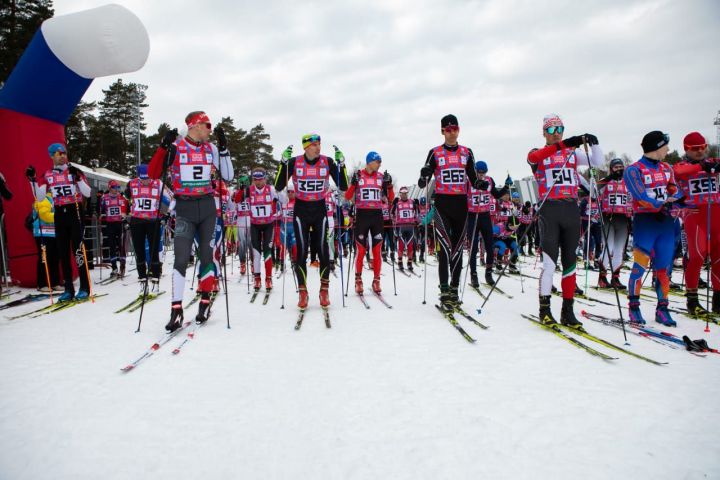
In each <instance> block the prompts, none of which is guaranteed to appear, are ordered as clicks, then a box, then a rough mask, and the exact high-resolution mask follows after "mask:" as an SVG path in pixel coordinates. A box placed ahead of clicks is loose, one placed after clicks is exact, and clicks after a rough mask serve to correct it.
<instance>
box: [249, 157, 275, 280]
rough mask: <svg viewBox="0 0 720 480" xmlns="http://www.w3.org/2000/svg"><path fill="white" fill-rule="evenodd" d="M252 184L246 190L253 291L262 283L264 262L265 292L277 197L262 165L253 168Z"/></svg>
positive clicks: (269, 278)
mask: <svg viewBox="0 0 720 480" xmlns="http://www.w3.org/2000/svg"><path fill="white" fill-rule="evenodd" d="M252 179H253V184H252V185H251V186H250V187H249V188H248V189H247V190H245V192H244V194H243V196H241V198H240V201H243V200H244V199H245V198H247V200H248V204H249V205H250V243H251V245H252V253H253V276H254V284H253V288H254V289H255V291H256V292H257V291H259V290H260V288H261V285H262V278H261V276H262V264H263V263H264V264H265V291H267V292H269V291H270V290H272V274H273V263H272V255H271V253H272V241H273V233H274V227H275V214H276V212H277V208H278V207H277V203H278V197H277V194H276V193H275V189H274V188H273V187H272V185H269V184H268V183H267V172H266V171H265V169H264V168H262V167H256V168H254V169H253V171H252Z"/></svg>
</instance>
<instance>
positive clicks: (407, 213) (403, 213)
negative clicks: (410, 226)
mask: <svg viewBox="0 0 720 480" xmlns="http://www.w3.org/2000/svg"><path fill="white" fill-rule="evenodd" d="M412 217H413V212H412V210H400V218H402V219H404V220H406V219H409V218H412Z"/></svg>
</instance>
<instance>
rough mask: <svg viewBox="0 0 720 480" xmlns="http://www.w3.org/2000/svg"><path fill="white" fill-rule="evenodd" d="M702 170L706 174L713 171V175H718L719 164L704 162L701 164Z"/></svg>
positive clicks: (719, 171)
mask: <svg viewBox="0 0 720 480" xmlns="http://www.w3.org/2000/svg"><path fill="white" fill-rule="evenodd" d="M702 168H703V170H705V171H706V172H707V173H713V170H715V172H714V173H720V164H718V163H715V162H708V161H704V162H702Z"/></svg>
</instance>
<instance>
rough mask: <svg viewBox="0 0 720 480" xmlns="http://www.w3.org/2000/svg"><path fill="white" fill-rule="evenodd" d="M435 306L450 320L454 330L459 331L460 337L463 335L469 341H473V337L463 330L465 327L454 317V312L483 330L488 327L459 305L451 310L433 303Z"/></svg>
mask: <svg viewBox="0 0 720 480" xmlns="http://www.w3.org/2000/svg"><path fill="white" fill-rule="evenodd" d="M435 308H436V309H437V310H438V311H439V312H440V313H441V314H442V316H443V317H445V319H446V320H447V321H448V322H450V325H452V326H453V327H454V328H455V330H457V331H458V333H460V335H462V337H463V338H464V339H465V340H467V341H468V342H469V343H475V339H474V338H473V337H471V336H470V334H469V333H467V332H466V331H465V329H464V328H463V327H462V326H461V325H460V323H459V322H458V321H457V319H456V318H455V314H456V313H457V314H458V315H460V316H461V317H463V318H465V319H466V320H467V321H469V322H471V323H473V324H475V325H476V326H478V327H480V328H482V329H483V330H487V329H488V328H490V327H488V326H487V325H485V324H483V323H480V322H479V321H478V320H477V319H476V318H475V317H473V316H472V315H470V314H469V313H467V312H466V311H465V310H463V309H462V308H460V307H459V306H458V307H454V308H453V309H452V310H449V309H447V308H443V307H442V306H440V305H437V304H436V305H435Z"/></svg>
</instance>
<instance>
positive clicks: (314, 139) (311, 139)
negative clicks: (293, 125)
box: [302, 135, 320, 143]
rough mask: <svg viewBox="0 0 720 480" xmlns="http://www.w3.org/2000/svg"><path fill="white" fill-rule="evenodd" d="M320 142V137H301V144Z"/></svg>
mask: <svg viewBox="0 0 720 480" xmlns="http://www.w3.org/2000/svg"><path fill="white" fill-rule="evenodd" d="M319 141H320V135H308V136H305V137H303V140H302V143H317V142H319Z"/></svg>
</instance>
